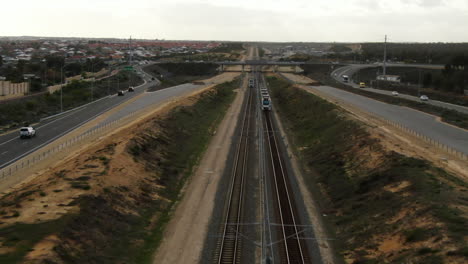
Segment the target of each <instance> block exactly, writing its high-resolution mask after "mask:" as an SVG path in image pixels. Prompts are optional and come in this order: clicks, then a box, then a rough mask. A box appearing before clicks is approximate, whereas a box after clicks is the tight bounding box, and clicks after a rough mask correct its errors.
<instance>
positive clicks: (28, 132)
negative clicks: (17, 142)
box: [20, 127, 36, 138]
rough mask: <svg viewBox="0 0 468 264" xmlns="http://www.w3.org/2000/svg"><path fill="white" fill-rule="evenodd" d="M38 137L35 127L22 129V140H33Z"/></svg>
mask: <svg viewBox="0 0 468 264" xmlns="http://www.w3.org/2000/svg"><path fill="white" fill-rule="evenodd" d="M35 136H36V130H34V128H33V127H22V128H20V138H32V137H35Z"/></svg>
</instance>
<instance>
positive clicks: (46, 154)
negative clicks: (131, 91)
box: [0, 109, 144, 180]
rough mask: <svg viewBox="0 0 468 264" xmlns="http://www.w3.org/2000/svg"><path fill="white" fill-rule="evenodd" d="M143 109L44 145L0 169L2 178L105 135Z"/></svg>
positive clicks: (0, 177)
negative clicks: (68, 137) (71, 136)
mask: <svg viewBox="0 0 468 264" xmlns="http://www.w3.org/2000/svg"><path fill="white" fill-rule="evenodd" d="M142 110H144V109H141V110H139V111H134V112H131V113H129V114H128V115H125V116H123V117H121V118H119V119H117V120H114V121H110V122H106V123H103V124H100V125H98V126H97V127H94V128H93V129H91V130H88V131H86V132H84V133H82V134H80V135H78V136H75V137H73V138H71V139H65V140H58V141H57V142H52V143H50V144H48V145H46V146H45V147H43V148H42V149H39V150H37V151H36V152H33V153H31V154H28V155H26V156H25V157H22V158H20V159H18V160H17V161H15V162H13V163H12V164H10V165H8V166H5V167H4V168H2V169H0V180H4V179H6V178H8V177H10V176H12V175H14V174H17V173H18V172H21V171H24V170H26V169H28V168H31V167H32V166H34V165H35V164H37V163H38V162H41V161H44V160H46V159H49V158H52V157H53V156H57V154H59V153H61V152H63V151H64V150H69V149H70V148H71V147H77V146H79V144H82V143H88V142H90V141H91V140H93V139H96V138H97V137H98V136H101V135H103V134H104V133H105V132H108V131H110V130H112V129H114V128H116V127H118V126H119V125H120V124H122V123H124V122H125V121H130V118H131V117H133V116H134V115H136V114H137V113H139V112H140V111H142ZM65 137H66V136H65Z"/></svg>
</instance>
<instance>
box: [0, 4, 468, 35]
mask: <svg viewBox="0 0 468 264" xmlns="http://www.w3.org/2000/svg"><path fill="white" fill-rule="evenodd" d="M467 26H468V0H164V1H163V0H79V1H76V0H74V1H71V0H21V1H9V0H4V3H2V15H1V16H0V36H47V37H93V38H101V37H102V38H104V37H108V38H128V37H129V36H132V37H133V38H145V39H166V40H230V41H276V42H300V41H302V42H330V41H336V42H381V41H383V38H384V35H388V38H389V41H390V42H468V30H467V29H466V27H467Z"/></svg>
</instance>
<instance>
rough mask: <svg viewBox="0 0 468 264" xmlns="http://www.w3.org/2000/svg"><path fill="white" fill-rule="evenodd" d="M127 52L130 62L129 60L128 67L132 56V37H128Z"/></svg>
mask: <svg viewBox="0 0 468 264" xmlns="http://www.w3.org/2000/svg"><path fill="white" fill-rule="evenodd" d="M128 50H129V51H128V52H129V53H130V56H129V57H130V60H129V65H132V56H133V50H132V36H130V42H129V44H128Z"/></svg>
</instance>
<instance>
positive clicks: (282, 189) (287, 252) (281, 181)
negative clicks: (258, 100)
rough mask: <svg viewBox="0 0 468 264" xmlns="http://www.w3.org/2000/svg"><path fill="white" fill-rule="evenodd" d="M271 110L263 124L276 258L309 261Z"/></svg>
mask: <svg viewBox="0 0 468 264" xmlns="http://www.w3.org/2000/svg"><path fill="white" fill-rule="evenodd" d="M272 115H273V114H272V113H271V112H270V111H265V114H264V120H265V121H264V126H265V129H266V132H267V133H266V134H267V140H266V141H267V142H268V143H267V148H266V149H267V152H268V153H267V155H269V156H270V157H269V162H268V163H269V166H270V176H271V181H272V193H273V197H274V198H273V200H274V201H273V204H274V210H275V215H276V218H277V221H278V227H277V236H278V240H279V241H281V242H280V243H279V258H280V259H279V262H278V263H287V264H296V263H300V264H306V263H311V262H310V258H309V256H308V253H307V246H306V244H305V240H302V239H301V232H302V228H300V227H299V225H300V221H299V218H298V213H297V209H296V206H295V204H294V198H293V195H292V192H291V187H290V183H289V178H288V174H287V171H286V168H285V165H284V164H285V163H284V161H283V158H282V155H281V152H280V150H279V148H278V141H277V138H276V135H275V133H274V131H276V129H275V127H274V124H273V120H272Z"/></svg>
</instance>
